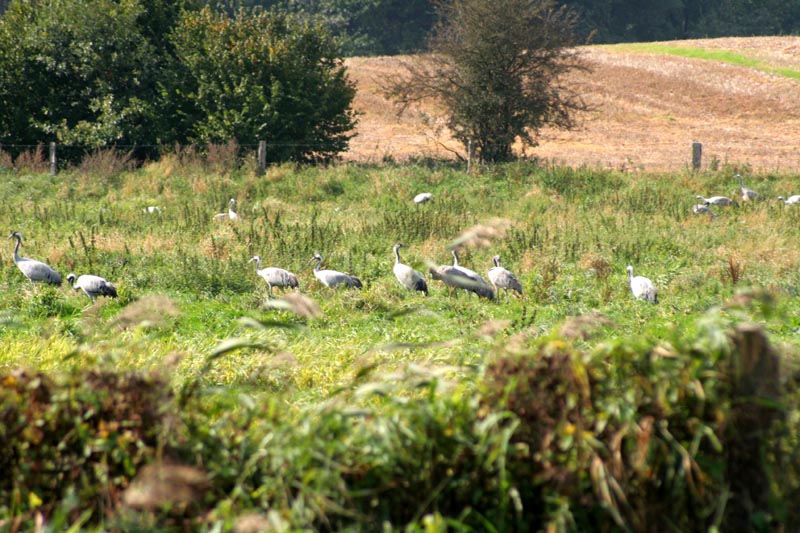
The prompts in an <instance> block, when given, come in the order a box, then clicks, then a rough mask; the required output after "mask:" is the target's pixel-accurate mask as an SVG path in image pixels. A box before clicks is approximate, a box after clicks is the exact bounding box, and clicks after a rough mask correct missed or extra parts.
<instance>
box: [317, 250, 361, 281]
mask: <svg viewBox="0 0 800 533" xmlns="http://www.w3.org/2000/svg"><path fill="white" fill-rule="evenodd" d="M311 259H312V260H313V261H316V262H317V264H316V265H314V276H316V278H317V279H318V280H319V281H320V283H322V284H323V285H325V286H326V287H330V288H335V287H338V286H340V285H344V286H345V287H356V288H358V289H360V288H361V287H362V285H361V280H360V279H358V278H357V277H355V276H350V275H348V274H345V273H344V272H339V271H337V270H320V266H321V265H322V256H321V255H320V254H314V257H312V258H311Z"/></svg>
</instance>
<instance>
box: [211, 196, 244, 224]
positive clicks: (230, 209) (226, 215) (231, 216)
mask: <svg viewBox="0 0 800 533" xmlns="http://www.w3.org/2000/svg"><path fill="white" fill-rule="evenodd" d="M234 205H236V199H235V198H231V201H230V202H228V212H227V213H217V214H216V215H214V219H216V220H219V219H223V218H227V219H228V220H233V221H236V220H239V219H240V218H241V217H240V216H239V215H237V214H236V211H234V210H233V206H234Z"/></svg>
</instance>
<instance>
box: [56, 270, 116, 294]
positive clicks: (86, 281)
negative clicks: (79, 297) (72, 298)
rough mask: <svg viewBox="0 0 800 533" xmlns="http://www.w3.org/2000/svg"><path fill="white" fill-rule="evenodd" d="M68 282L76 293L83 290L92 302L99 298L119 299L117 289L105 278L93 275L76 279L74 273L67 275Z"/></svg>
mask: <svg viewBox="0 0 800 533" xmlns="http://www.w3.org/2000/svg"><path fill="white" fill-rule="evenodd" d="M67 281H68V282H69V283H71V284H72V288H73V289H75V290H76V291H79V290H82V291H83V293H84V294H85V295H86V296H88V297H89V299H90V300H92V301H95V300H96V299H97V297H98V296H108V297H109V298H116V297H117V288H116V287H114V285H113V284H111V283H109V282H108V281H107V280H106V279H105V278H101V277H100V276H95V275H93V274H83V275H82V276H78V277H76V276H75V274H74V273H72V272H70V273H69V274H67Z"/></svg>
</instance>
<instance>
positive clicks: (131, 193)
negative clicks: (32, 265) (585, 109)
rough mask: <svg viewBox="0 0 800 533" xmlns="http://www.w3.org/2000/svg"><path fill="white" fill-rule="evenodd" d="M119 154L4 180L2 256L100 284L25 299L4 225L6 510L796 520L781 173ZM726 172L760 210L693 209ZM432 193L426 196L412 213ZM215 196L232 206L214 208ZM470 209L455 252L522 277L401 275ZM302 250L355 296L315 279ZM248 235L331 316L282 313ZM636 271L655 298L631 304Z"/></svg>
mask: <svg viewBox="0 0 800 533" xmlns="http://www.w3.org/2000/svg"><path fill="white" fill-rule="evenodd" d="M0 161H6V162H7V161H8V158H0ZM124 168H125V165H124V164H121V163H120V162H119V161H118V160H116V159H115V158H114V157H113V156H112V155H111V154H106V153H101V154H97V155H95V156H94V158H93V159H92V160H91V161H87V162H86V163H85V164H84V165H82V166H80V167H76V168H73V169H70V170H68V171H65V172H62V173H61V174H59V175H58V176H57V177H51V176H49V175H47V173H45V172H42V170H41V162H38V163H37V161H36V158H33V157H30V156H29V157H28V158H26V159H20V160H18V161H17V166H16V168H15V169H13V170H12V169H10V168H8V167H6V168H5V169H4V170H2V171H0V172H2V176H0V177H1V178H2V179H0V194H2V195H3V197H4V198H5V206H6V209H4V210H3V211H2V213H0V225H2V226H4V227H6V228H7V229H8V230H7V231H8V233H9V234H10V233H11V231H19V232H21V233H22V234H23V236H24V241H23V247H22V249H21V252H22V254H23V255H25V256H27V257H32V258H35V259H39V260H43V261H46V262H47V263H48V264H50V265H52V266H53V267H55V268H56V269H57V270H59V272H61V273H62V275H66V274H67V273H68V272H70V271H73V272H75V273H76V274H83V273H93V274H98V275H102V276H104V277H106V278H107V279H109V280H110V281H113V282H114V283H115V284H116V286H117V288H118V290H119V294H120V296H119V298H118V299H115V300H106V299H103V298H100V299H99V300H98V302H97V303H94V304H91V303H90V302H89V299H88V298H86V297H85V296H84V295H83V294H81V293H80V292H73V291H72V290H71V288H68V287H60V288H52V287H43V286H37V287H36V288H35V289H34V290H31V288H30V284H29V283H28V282H27V280H25V279H24V277H23V276H22V274H21V273H20V272H19V271H18V270H17V268H16V267H15V265H14V264H13V262H12V260H11V255H12V251H13V244H14V243H13V241H11V240H9V241H8V243H7V247H6V251H5V252H3V253H2V254H1V255H2V257H3V258H4V259H3V261H2V264H0V284H1V285H2V291H3V294H4V298H3V301H2V304H0V305H1V306H2V307H1V309H0V318H1V319H2V320H0V342H2V345H3V347H4V350H3V351H2V353H1V354H0V404H2V409H0V416H2V417H3V418H2V423H0V471H3V472H7V473H8V475H7V477H5V478H3V479H2V480H0V521H2V527H5V528H11V527H18V528H21V529H22V530H24V529H32V528H33V524H34V523H35V522H36V520H37V516H38V515H39V513H41V516H43V517H44V518H45V519H46V520H47V521H48V524H49V525H50V526H51V527H52V528H53V529H54V530H62V529H63V530H66V529H67V528H68V527H69V526H70V525H73V526H76V529H80V528H83V529H90V530H91V529H92V528H100V527H103V528H106V529H109V530H126V531H127V530H134V529H136V530H160V531H174V530H186V529H188V530H197V531H205V530H232V529H233V528H234V526H236V527H237V528H239V529H237V530H238V531H244V530H246V529H242V528H244V524H245V521H247V520H249V521H250V522H251V523H255V524H258V527H260V528H262V529H263V528H266V527H267V525H268V524H272V525H273V526H274V527H279V526H280V527H286V528H288V529H289V530H308V529H312V530H333V531H341V530H352V531H356V530H376V529H381V528H386V529H396V530H402V529H407V530H410V531H423V530H425V531H445V530H450V529H452V530H460V531H468V530H492V529H494V530H496V531H507V530H525V531H528V530H533V529H545V528H547V527H552V528H554V529H556V530H587V529H595V528H599V529H626V528H627V529H633V530H641V529H648V527H647V526H648V525H649V526H650V527H651V528H653V527H656V526H655V525H654V524H663V522H662V521H663V520H671V522H670V524H671V526H672V527H674V528H675V529H676V530H693V529H706V528H712V527H717V528H720V529H722V530H724V529H725V526H726V525H729V524H734V523H735V524H742V523H745V524H746V527H747V529H749V530H762V531H767V530H773V529H775V528H776V527H777V526H778V525H783V526H784V527H786V529H787V530H792V529H795V528H796V527H797V526H798V524H797V522H796V517H795V516H794V514H793V510H794V509H796V508H797V506H798V503H800V456H798V452H797V450H798V449H800V448H798V446H797V441H798V438H800V431H798V429H800V428H799V427H798V420H799V419H798V411H797V407H796V406H797V405H798V403H797V400H798V391H797V386H796V383H797V374H796V370H795V369H796V363H797V354H798V348H800V342H798V340H797V334H796V332H797V328H798V327H800V321H799V320H798V318H797V317H798V316H800V302H798V299H797V297H798V286H800V272H798V269H797V264H798V262H799V260H800V253H798V252H796V251H795V249H796V247H794V246H792V243H793V242H796V240H797V238H798V233H800V229H798V228H800V225H798V221H799V220H800V211H795V210H793V209H792V208H791V206H785V205H783V203H781V202H778V201H775V200H772V198H775V197H777V196H778V195H784V196H786V195H787V194H789V193H793V192H796V191H793V190H792V187H793V186H794V184H795V183H796V176H792V175H777V174H765V175H759V176H754V175H751V174H749V173H748V172H747V168H746V167H741V168H733V167H726V168H724V169H723V170H721V171H720V172H714V173H705V174H691V173H688V172H677V173H675V174H671V175H644V176H637V177H635V178H634V177H633V176H630V175H627V174H620V173H617V172H612V171H606V170H598V169H569V168H561V167H542V166H537V165H534V164H532V163H527V162H519V163H514V164H507V165H499V166H496V167H491V168H480V169H478V170H477V171H476V172H474V173H473V174H472V175H470V176H467V175H465V174H464V172H463V171H462V170H461V169H459V168H454V167H453V166H451V165H449V164H443V163H436V162H425V161H422V162H418V163H417V164H411V165H407V166H399V165H392V164H387V165H385V166H362V165H340V166H332V167H330V168H325V169H323V168H306V167H296V166H289V165H284V166H274V167H271V168H270V169H269V170H268V171H267V173H266V175H264V176H258V175H257V173H256V172H255V171H254V168H255V165H254V163H253V162H252V161H249V160H248V161H245V162H244V164H243V165H240V164H239V163H238V161H237V158H236V156H235V150H231V149H228V150H227V151H226V149H225V148H224V147H216V148H214V149H213V150H211V151H210V152H209V153H208V154H207V155H205V156H200V155H197V154H193V153H190V152H184V153H179V154H175V155H172V156H168V157H165V158H163V159H161V160H159V161H158V162H153V163H150V164H148V165H145V166H144V167H142V168H140V169H136V170H125V169H124ZM736 172H741V173H742V174H744V175H745V176H746V183H747V184H748V186H750V187H751V188H753V189H756V190H758V191H759V192H760V193H761V194H763V196H764V197H765V198H766V200H764V201H763V202H760V203H757V204H755V205H741V206H739V207H736V208H729V209H724V210H723V209H720V210H719V213H718V214H719V217H718V218H717V219H710V218H707V217H703V216H698V215H694V214H692V212H691V206H692V204H694V203H695V202H696V200H695V199H694V196H695V194H703V195H705V196H710V195H712V194H725V195H728V196H734V195H735V192H736V187H737V183H736V181H735V180H734V179H733V178H732V177H731V176H732V175H733V174H734V173H736ZM421 191H430V192H432V193H433V194H434V199H433V200H432V201H431V202H429V203H427V204H424V205H421V206H417V205H414V204H413V202H412V201H411V199H412V198H413V196H414V195H415V194H416V193H418V192H421ZM231 197H235V198H236V199H237V207H238V212H239V214H240V215H241V216H242V218H243V220H241V221H239V222H236V223H234V222H229V221H219V220H217V221H215V220H213V218H212V217H213V215H214V214H215V213H218V212H222V211H224V210H225V209H226V208H227V204H228V200H229V198H231ZM149 205H157V206H159V207H161V208H162V213H161V214H149V213H145V212H143V208H145V207H147V206H149ZM468 228H472V229H473V233H474V238H472V239H466V240H465V241H464V242H465V244H464V249H463V252H462V254H461V262H462V264H464V265H466V266H468V267H470V268H472V269H474V270H476V271H478V272H481V273H485V272H486V270H487V269H488V268H489V266H491V257H492V256H493V255H495V254H500V255H501V256H502V258H503V264H504V266H506V267H507V268H509V269H510V270H512V271H514V272H516V274H517V275H518V277H519V278H520V280H521V281H522V284H523V287H524V289H525V293H526V294H525V296H524V297H523V298H521V299H519V298H516V297H513V296H512V297H510V298H509V299H507V300H506V298H505V296H501V297H500V298H499V299H498V301H496V302H489V301H486V300H484V299H478V298H476V297H473V296H469V297H468V295H466V294H460V295H454V294H450V293H449V291H447V290H446V289H444V288H443V287H442V286H441V284H440V283H439V282H433V281H432V280H430V278H429V287H430V289H431V295H430V296H429V297H427V298H425V297H424V296H422V295H420V294H411V293H409V292H407V291H406V290H405V289H403V288H402V287H401V286H400V285H399V284H398V283H397V281H396V280H395V279H394V278H393V276H392V272H391V267H392V262H393V260H394V257H393V254H392V250H391V247H392V245H393V244H394V243H395V242H402V243H404V244H405V245H406V246H407V248H405V249H404V254H403V259H404V262H406V263H408V264H411V265H413V266H414V267H415V268H417V269H418V270H420V271H423V272H426V271H427V266H428V264H429V262H430V263H432V264H438V263H448V262H450V260H451V257H450V255H449V253H448V251H447V245H448V243H450V242H451V241H452V240H453V239H454V238H456V237H457V236H458V235H460V234H462V232H463V231H464V230H467V229H468ZM0 252H2V250H1V249H0ZM315 252H321V253H322V254H323V255H324V256H325V263H326V265H328V266H329V267H331V268H334V269H337V270H342V271H348V272H351V273H353V274H356V275H358V276H359V277H360V279H361V280H362V281H363V282H364V285H365V287H364V289H362V290H360V291H356V290H340V291H334V290H328V289H326V288H324V287H320V285H319V284H318V283H317V282H316V280H315V279H314V277H313V274H312V270H311V269H312V265H311V262H310V259H311V256H312V254H313V253H315ZM256 254H257V255H260V256H261V257H262V259H263V260H264V262H265V266H267V265H274V266H281V267H283V268H287V269H289V270H291V271H293V272H295V273H296V274H297V275H298V276H299V278H300V291H301V293H302V294H304V295H306V296H308V297H309V298H311V299H313V300H314V301H316V303H317V304H318V305H319V308H320V311H321V316H314V315H313V313H311V312H309V311H302V310H297V307H296V306H295V309H296V310H297V312H292V311H291V310H289V309H285V308H275V307H274V306H275V305H276V304H275V302H274V301H273V302H271V301H269V299H268V298H267V288H266V284H265V283H263V280H261V279H260V278H258V277H257V276H256V273H255V266H254V264H253V263H248V262H247V261H248V260H249V259H250V258H251V257H252V256H253V255H256ZM628 264H632V265H633V266H634V267H635V268H636V272H637V274H641V275H645V276H648V277H650V278H651V279H652V280H653V281H654V282H655V284H656V285H657V286H658V287H659V289H660V293H659V300H660V303H659V304H657V305H650V304H647V303H645V302H641V301H635V300H633V299H632V297H631V294H630V291H629V289H628V285H627V278H626V274H625V266H626V265H628ZM279 292H280V291H279V290H276V295H278V294H277V293H279ZM288 294H293V293H291V292H289V293H288ZM281 301H282V302H284V303H285V304H286V305H288V306H290V305H291V304H292V302H293V301H292V300H291V299H289V298H288V297H287V299H286V300H281ZM294 303H295V304H297V302H294ZM571 317H580V318H577V319H576V318H571ZM762 329H763V331H764V332H765V333H766V337H762V336H761V333H760V331H761V330H762ZM767 339H768V342H769V344H770V345H771V346H774V347H775V348H774V349H773V348H770V347H769V346H768V345H767ZM778 361H779V363H778ZM18 368H23V369H25V370H24V371H19V370H14V369H18ZM148 465H150V468H147V466H148ZM152 465H162V467H161V469H160V470H157V471H156V470H153V468H154V467H153V466H152ZM154 472H155V473H154ZM158 472H161V473H160V474H159V473H158ZM743 481H744V483H743ZM147 494H150V495H154V496H151V497H145V496H144V495H147ZM666 507H669V509H670V513H669V514H668V515H667V514H665V512H664V509H665V508H666ZM741 513H747V516H745V517H743V515H742V514H741ZM743 521H744V522H743ZM256 530H258V529H256Z"/></svg>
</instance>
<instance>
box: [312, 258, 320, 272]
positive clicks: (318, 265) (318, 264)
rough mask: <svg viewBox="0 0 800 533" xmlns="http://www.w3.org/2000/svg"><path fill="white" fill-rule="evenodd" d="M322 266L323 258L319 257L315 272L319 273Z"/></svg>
mask: <svg viewBox="0 0 800 533" xmlns="http://www.w3.org/2000/svg"><path fill="white" fill-rule="evenodd" d="M321 266H322V258H321V257H317V264H316V265H314V272H319V269H320V267H321Z"/></svg>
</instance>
